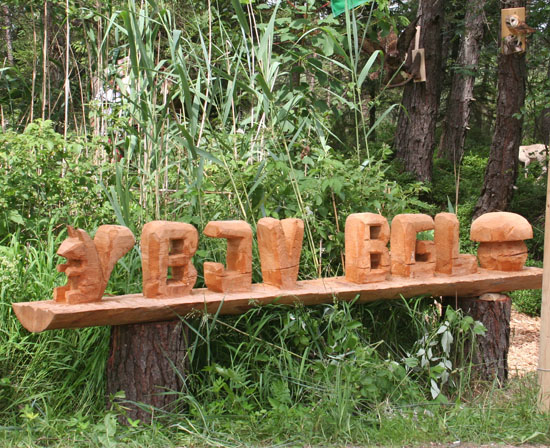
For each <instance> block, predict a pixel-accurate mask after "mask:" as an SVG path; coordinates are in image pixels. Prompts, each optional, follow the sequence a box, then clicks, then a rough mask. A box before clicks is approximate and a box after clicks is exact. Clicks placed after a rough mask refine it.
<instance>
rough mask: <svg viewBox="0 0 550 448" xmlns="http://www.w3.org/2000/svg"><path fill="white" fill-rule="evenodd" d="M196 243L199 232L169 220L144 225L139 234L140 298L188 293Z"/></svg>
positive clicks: (194, 272) (193, 274)
mask: <svg viewBox="0 0 550 448" xmlns="http://www.w3.org/2000/svg"><path fill="white" fill-rule="evenodd" d="M198 243H199V233H198V232H197V229H195V227H193V226H192V225H191V224H186V223H183V222H171V221H151V222H148V223H147V224H145V225H144V226H143V232H142V234H141V256H142V270H143V295H144V296H145V297H148V298H163V297H178V296H184V295H187V294H189V293H190V292H191V289H192V288H193V286H194V285H195V281H196V280H197V270H196V269H195V266H193V264H192V263H191V258H193V255H195V252H196V251H197V246H198ZM169 269H170V270H171V278H169V277H170V275H169V272H168V271H169Z"/></svg>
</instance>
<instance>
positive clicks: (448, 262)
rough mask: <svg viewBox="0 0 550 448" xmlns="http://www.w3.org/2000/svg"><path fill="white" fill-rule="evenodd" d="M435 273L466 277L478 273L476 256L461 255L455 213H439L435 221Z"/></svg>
mask: <svg viewBox="0 0 550 448" xmlns="http://www.w3.org/2000/svg"><path fill="white" fill-rule="evenodd" d="M434 222H435V231H434V243H435V272H436V273H438V274H446V275H466V274H473V273H475V272H477V258H476V256H475V255H470V254H459V247H458V245H459V224H458V218H457V217H456V215H455V214H453V213H439V214H438V215H436V217H435V219H434Z"/></svg>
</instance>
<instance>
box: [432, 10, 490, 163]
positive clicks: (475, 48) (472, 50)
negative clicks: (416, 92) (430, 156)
mask: <svg viewBox="0 0 550 448" xmlns="http://www.w3.org/2000/svg"><path fill="white" fill-rule="evenodd" d="M485 1H486V0H477V1H476V0H474V1H471V2H467V3H466V19H465V22H466V25H465V26H466V29H465V34H464V38H463V39H462V42H461V45H460V52H459V54H458V60H457V64H456V65H457V67H458V69H457V70H456V71H455V72H454V74H453V79H452V83H451V93H450V94H449V98H448V106H447V116H446V120H445V127H444V129H443V135H442V138H441V148H440V154H441V155H442V156H443V157H445V158H446V159H448V160H450V161H451V162H454V163H455V165H459V164H460V161H461V160H462V156H463V154H464V140H465V138H466V129H467V127H468V122H469V119H470V103H471V102H472V100H473V91H474V81H475V74H474V71H475V70H477V65H478V61H479V53H480V49H481V40H482V38H483V19H484V16H483V8H484V7H485Z"/></svg>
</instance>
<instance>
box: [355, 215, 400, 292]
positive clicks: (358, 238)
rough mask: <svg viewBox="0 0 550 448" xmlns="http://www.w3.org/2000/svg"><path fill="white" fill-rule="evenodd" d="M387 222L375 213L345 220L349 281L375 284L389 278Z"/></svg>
mask: <svg viewBox="0 0 550 448" xmlns="http://www.w3.org/2000/svg"><path fill="white" fill-rule="evenodd" d="M389 240H390V226H389V225H388V221H387V219H386V218H384V217H383V216H381V215H377V214H375V213H354V214H352V215H349V216H348V217H347V219H346V280H347V281H349V282H353V283H373V282H381V281H384V280H386V279H387V278H388V277H389V274H390V255H389V250H388V247H387V245H388V242H389Z"/></svg>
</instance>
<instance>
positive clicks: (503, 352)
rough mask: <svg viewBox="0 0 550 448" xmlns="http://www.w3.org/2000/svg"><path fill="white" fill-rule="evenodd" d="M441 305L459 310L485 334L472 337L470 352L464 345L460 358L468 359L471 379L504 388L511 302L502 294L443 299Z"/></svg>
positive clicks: (467, 346) (469, 346) (506, 376)
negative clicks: (474, 338)
mask: <svg viewBox="0 0 550 448" xmlns="http://www.w3.org/2000/svg"><path fill="white" fill-rule="evenodd" d="M443 305H444V307H445V306H452V307H453V308H455V309H456V308H457V309H461V310H462V311H463V312H464V314H465V315H468V316H471V317H472V318H474V320H477V321H480V322H481V323H482V324H483V325H484V326H485V328H486V329H487V333H485V335H481V336H477V337H476V340H475V345H474V347H473V350H472V347H471V345H470V344H466V347H465V353H464V355H465V357H469V356H471V361H472V374H473V376H474V377H475V378H478V379H481V380H486V381H493V380H495V379H496V380H497V381H498V383H499V384H500V385H502V384H504V382H505V381H506V379H507V378H508V349H509V347H510V313H511V309H512V299H510V297H508V296H506V295H504V294H495V293H489V294H483V295H481V296H480V297H457V298H455V297H445V298H444V300H443Z"/></svg>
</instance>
